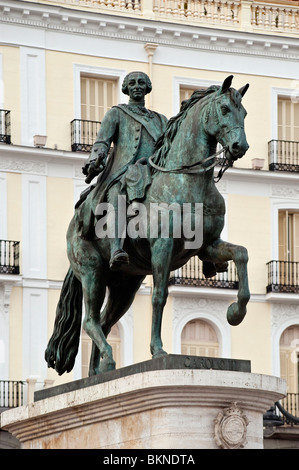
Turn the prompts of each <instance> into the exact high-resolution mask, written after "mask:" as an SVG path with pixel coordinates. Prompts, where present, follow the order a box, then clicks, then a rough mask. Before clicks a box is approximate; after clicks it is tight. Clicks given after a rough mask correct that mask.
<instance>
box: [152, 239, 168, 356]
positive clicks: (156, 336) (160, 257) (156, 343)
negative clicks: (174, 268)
mask: <svg viewBox="0 0 299 470" xmlns="http://www.w3.org/2000/svg"><path fill="white" fill-rule="evenodd" d="M172 250H173V240H172V239H170V238H168V239H163V238H161V239H157V240H156V241H155V244H154V246H153V248H152V274H153V281H154V288H153V295H152V331H151V344H150V350H151V354H152V356H153V357H158V356H162V355H164V354H167V353H166V352H165V351H164V350H163V347H162V346H163V343H162V339H161V326H162V316H163V309H164V306H165V304H166V300H167V296H168V279H169V273H170V263H171V259H172Z"/></svg>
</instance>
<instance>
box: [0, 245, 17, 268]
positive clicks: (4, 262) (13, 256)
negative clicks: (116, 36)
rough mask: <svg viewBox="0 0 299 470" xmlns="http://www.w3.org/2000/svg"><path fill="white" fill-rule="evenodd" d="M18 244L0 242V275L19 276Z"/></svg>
mask: <svg viewBox="0 0 299 470" xmlns="http://www.w3.org/2000/svg"><path fill="white" fill-rule="evenodd" d="M19 256H20V242H14V241H11V240H0V274H20V267H19Z"/></svg>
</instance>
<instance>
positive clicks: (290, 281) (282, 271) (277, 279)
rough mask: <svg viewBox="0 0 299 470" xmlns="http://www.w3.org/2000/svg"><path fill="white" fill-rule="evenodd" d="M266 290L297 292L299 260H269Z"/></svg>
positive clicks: (298, 285)
mask: <svg viewBox="0 0 299 470" xmlns="http://www.w3.org/2000/svg"><path fill="white" fill-rule="evenodd" d="M267 266H268V285H267V292H284V293H295V294H298V293H299V262H296V261H269V263H267Z"/></svg>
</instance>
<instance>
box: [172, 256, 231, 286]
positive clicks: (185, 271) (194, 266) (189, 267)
mask: <svg viewBox="0 0 299 470" xmlns="http://www.w3.org/2000/svg"><path fill="white" fill-rule="evenodd" d="M169 285H171V286H189V287H190V286H193V287H212V288H221V289H238V287H239V281H238V276H237V270H236V267H235V265H234V263H232V262H229V264H228V270H227V271H226V272H223V273H217V274H216V275H215V276H214V277H212V278H205V276H204V274H203V269H202V262H201V261H199V259H198V258H197V256H194V257H193V258H191V259H190V260H189V261H188V263H186V264H185V265H184V266H182V267H181V268H179V269H177V270H176V271H173V272H172V273H171V275H170V278H169Z"/></svg>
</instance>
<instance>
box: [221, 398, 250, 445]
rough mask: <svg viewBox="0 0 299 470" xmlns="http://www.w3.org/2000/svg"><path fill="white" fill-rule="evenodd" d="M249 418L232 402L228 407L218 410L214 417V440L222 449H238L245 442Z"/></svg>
mask: <svg viewBox="0 0 299 470" xmlns="http://www.w3.org/2000/svg"><path fill="white" fill-rule="evenodd" d="M248 423H249V420H248V418H247V416H246V415H245V414H244V413H243V411H242V410H240V408H238V406H237V402H233V403H232V404H231V406H230V407H228V408H225V409H224V410H223V412H222V411H220V412H219V413H218V415H217V418H216V419H215V441H216V444H217V445H218V446H219V447H221V448H222V449H240V448H242V447H244V446H245V444H246V443H247V426H248Z"/></svg>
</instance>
